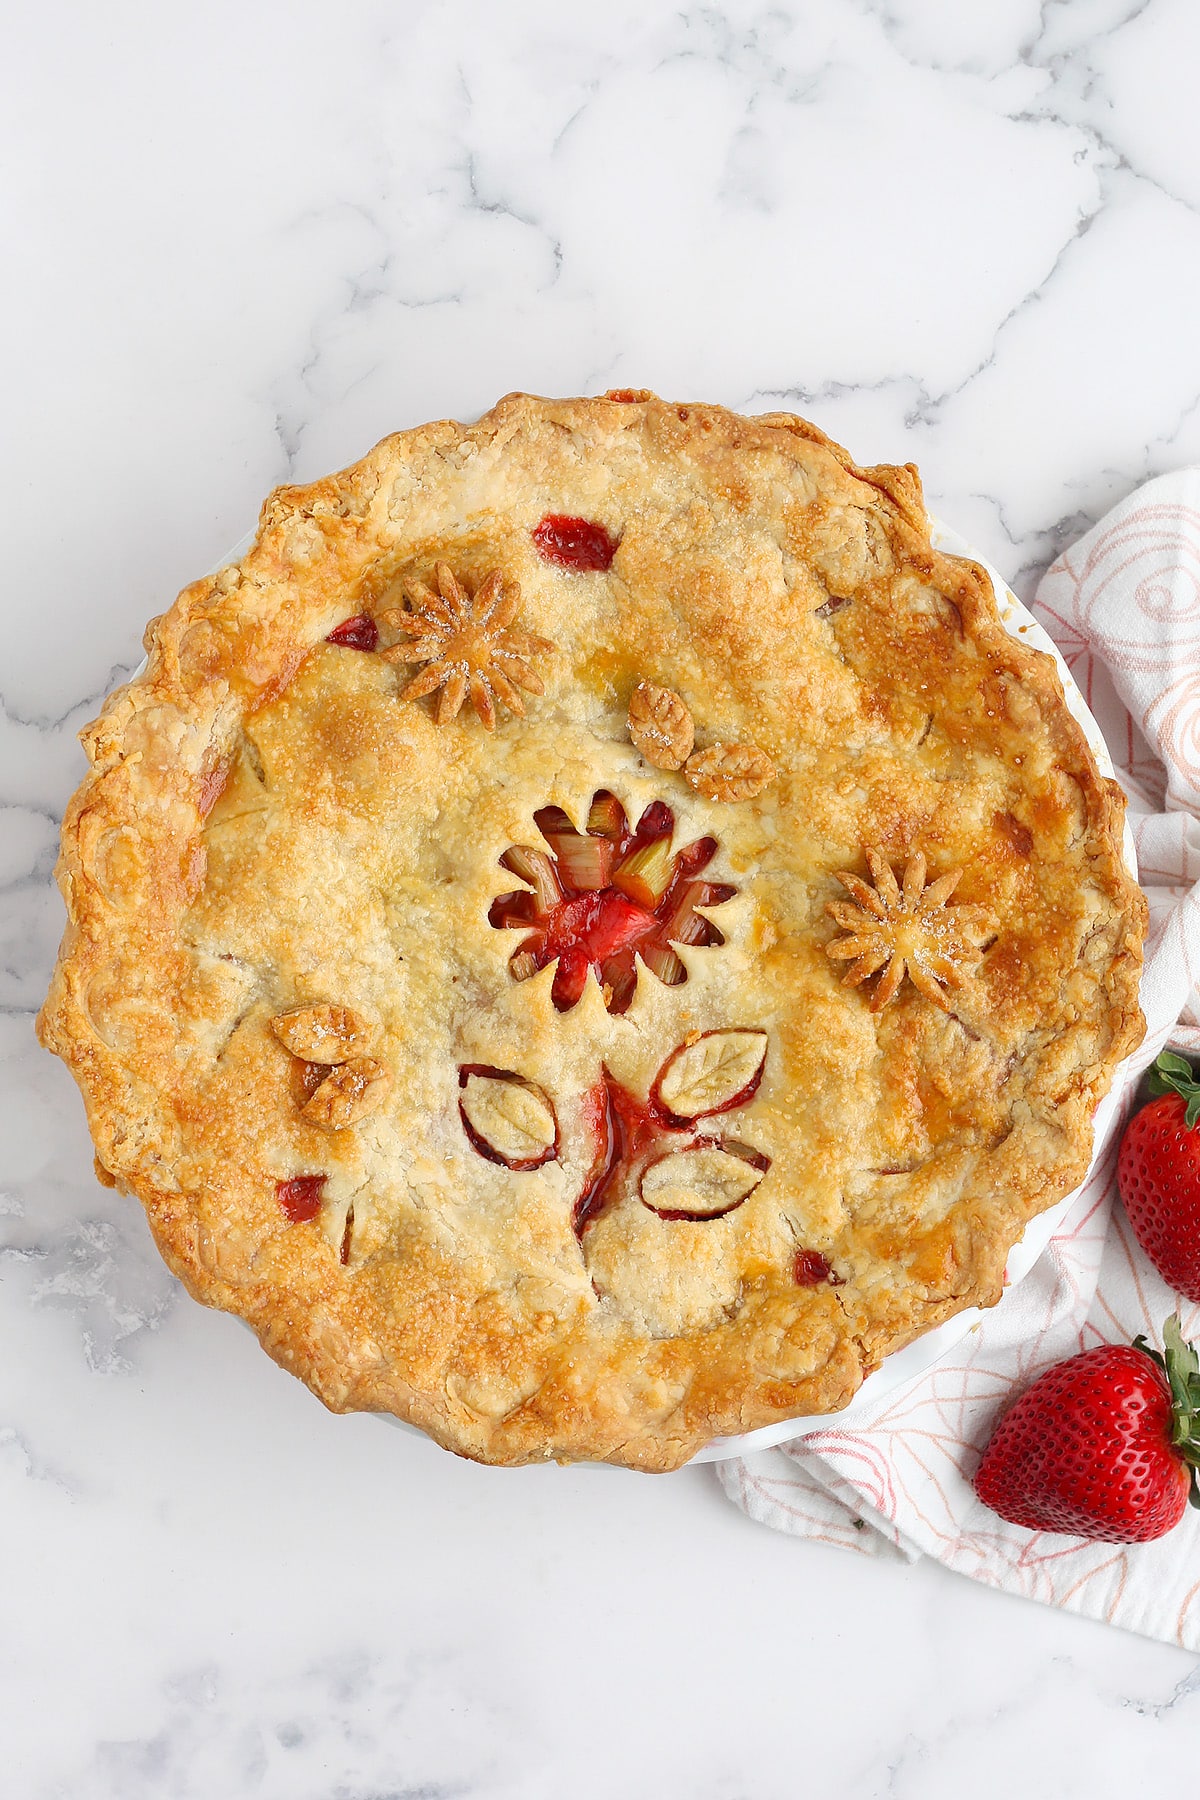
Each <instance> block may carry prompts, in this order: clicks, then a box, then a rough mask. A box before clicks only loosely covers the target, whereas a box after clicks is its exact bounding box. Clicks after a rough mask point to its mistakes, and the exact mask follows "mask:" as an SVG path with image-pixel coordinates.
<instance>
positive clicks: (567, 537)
mask: <svg viewBox="0 0 1200 1800" xmlns="http://www.w3.org/2000/svg"><path fill="white" fill-rule="evenodd" d="M532 535H533V541H534V544H535V545H536V547H537V552H538V555H539V556H540V557H541V558H542V559H543V561H544V562H552V563H557V564H558V566H559V568H560V569H584V570H589V569H590V570H603V569H607V568H609V567H610V566H611V563H612V559H613V557H614V556H615V555H616V554H617V539H616V538H614V537H611V536H610V535H609V533H608V532H607V531H606V530H605V529H604V527H603V525H597V524H596V523H595V521H594V520H592V519H576V518H572V517H569V516H568V515H567V514H565V513H547V514H546V516H545V518H544V519H541V520H540V521H539V522H538V524H537V525H535V526H534V528H533V534H532Z"/></svg>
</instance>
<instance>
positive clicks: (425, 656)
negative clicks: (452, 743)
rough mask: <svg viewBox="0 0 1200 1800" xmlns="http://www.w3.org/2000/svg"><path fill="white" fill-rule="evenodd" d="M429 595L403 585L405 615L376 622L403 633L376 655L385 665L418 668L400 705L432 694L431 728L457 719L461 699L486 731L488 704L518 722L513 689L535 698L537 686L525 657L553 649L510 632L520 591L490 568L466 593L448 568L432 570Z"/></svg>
mask: <svg viewBox="0 0 1200 1800" xmlns="http://www.w3.org/2000/svg"><path fill="white" fill-rule="evenodd" d="M434 581H435V583H436V591H435V590H434V589H433V588H430V587H428V586H426V584H425V583H424V582H422V581H412V580H410V581H405V583H404V592H405V594H406V595H407V597H408V600H409V603H410V605H411V607H412V610H411V612H406V611H404V610H402V609H396V610H394V611H391V612H385V613H383V614H382V615H381V617H382V619H383V622H384V624H386V625H390V626H391V627H392V628H393V629H394V630H397V631H401V632H403V633H404V638H403V639H401V641H400V642H399V643H396V644H393V645H392V646H391V647H390V649H387V650H383V651H381V652H380V654H381V655H382V656H383V658H384V660H385V662H398V663H424V664H425V665H426V666H425V667H424V668H423V669H422V670H421V671H420V673H419V674H416V675H414V676H413V678H412V680H411V681H410V682H408V684H407V685H406V686H405V687H403V688H402V689H401V690H400V698H401V699H402V700H419V699H420V698H421V696H422V695H423V694H432V693H434V692H435V691H436V690H438V689H439V688H440V689H441V692H440V693H439V694H438V702H437V712H436V714H435V717H436V719H437V723H438V724H439V725H445V724H448V723H449V721H450V720H451V719H454V718H457V717H458V714H459V712H460V711H461V709H462V703H463V701H464V700H465V699H466V698H467V695H468V694H469V695H470V697H471V704H472V706H473V707H474V708H475V711H476V712H477V713H478V714H479V717H480V719H481V720H482V722H483V724H484V725H485V726H486V727H487V729H488V730H489V731H494V730H495V728H496V702H497V700H498V701H499V702H500V704H501V705H502V706H505V707H507V709H508V711H509V712H511V713H515V714H516V715H517V716H518V718H524V716H525V702H524V700H522V698H521V694H520V692H519V690H520V689H521V688H524V690H525V692H526V693H528V694H542V693H544V692H545V691H546V690H545V684H544V683H543V681H542V678H541V676H540V675H539V674H538V673H537V671H536V669H534V668H533V667H532V665H531V663H530V660H529V659H530V657H533V656H537V655H539V654H541V653H543V652H545V651H549V650H553V648H554V645H553V644H552V643H551V642H550V641H549V639H548V638H543V637H535V636H534V634H533V632H531V631H519V630H515V629H514V628H513V620H514V619H515V618H516V616H517V612H518V610H519V608H520V605H521V589H520V586H519V585H518V583H517V582H515V581H507V582H506V581H505V579H504V577H503V575H502V574H501V573H500V570H499V569H492V570H491V571H490V572H489V573H488V574H487V575H485V576H484V577H483V580H482V581H481V582H480V583H479V586H478V587H477V588H476V590H475V592H474V594H470V593H468V591H467V589H466V588H465V587H464V586H463V584H462V582H461V581H459V580H458V579H457V577H456V576H455V574H454V572H453V570H452V569H451V568H450V566H449V564H448V563H444V562H440V563H438V564H437V566H436V568H435V569H434Z"/></svg>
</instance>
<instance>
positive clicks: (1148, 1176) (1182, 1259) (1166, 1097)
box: [1117, 1050, 1200, 1304]
mask: <svg viewBox="0 0 1200 1800" xmlns="http://www.w3.org/2000/svg"><path fill="white" fill-rule="evenodd" d="M1150 1091H1151V1093H1152V1094H1154V1095H1155V1096H1156V1098H1154V1099H1152V1100H1150V1101H1149V1102H1148V1104H1147V1105H1145V1106H1143V1107H1142V1109H1141V1111H1140V1112H1137V1113H1135V1114H1134V1115H1133V1118H1132V1119H1131V1120H1130V1121H1129V1124H1128V1125H1127V1126H1126V1128H1125V1136H1124V1137H1123V1138H1122V1140H1121V1153H1120V1156H1119V1157H1118V1159H1117V1186H1118V1188H1119V1189H1120V1192H1121V1199H1122V1200H1123V1201H1124V1203H1125V1212H1126V1215H1127V1217H1128V1219H1129V1223H1130V1224H1131V1225H1132V1226H1133V1230H1134V1235H1135V1237H1136V1238H1137V1240H1138V1243H1139V1244H1140V1245H1141V1246H1142V1249H1143V1250H1144V1251H1145V1252H1146V1255H1147V1256H1148V1257H1149V1258H1150V1261H1151V1262H1152V1263H1153V1264H1154V1266H1155V1268H1156V1269H1157V1270H1158V1272H1159V1274H1160V1275H1161V1276H1162V1278H1163V1280H1164V1281H1168V1282H1170V1284H1171V1286H1172V1287H1173V1288H1174V1289H1175V1290H1176V1292H1177V1293H1180V1294H1182V1295H1183V1297H1184V1299H1185V1300H1191V1301H1192V1302H1193V1303H1194V1304H1200V1131H1197V1130H1196V1121H1197V1119H1198V1118H1200V1082H1197V1080H1196V1077H1195V1076H1194V1075H1193V1073H1192V1066H1191V1064H1190V1063H1189V1062H1187V1061H1186V1060H1185V1059H1184V1058H1183V1057H1182V1056H1178V1055H1176V1053H1175V1051H1174V1050H1164V1051H1163V1053H1162V1055H1161V1056H1160V1057H1159V1059H1158V1061H1157V1062H1156V1063H1155V1065H1154V1067H1153V1069H1152V1070H1151V1072H1150Z"/></svg>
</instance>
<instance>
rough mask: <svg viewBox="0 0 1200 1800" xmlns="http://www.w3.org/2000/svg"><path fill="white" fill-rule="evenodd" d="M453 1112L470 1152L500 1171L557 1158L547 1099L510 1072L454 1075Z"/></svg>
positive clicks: (472, 1071)
mask: <svg viewBox="0 0 1200 1800" xmlns="http://www.w3.org/2000/svg"><path fill="white" fill-rule="evenodd" d="M458 1079H459V1085H460V1087H461V1088H462V1093H461V1095H460V1097H459V1102H458V1110H459V1113H460V1115H461V1118H462V1122H463V1128H464V1130H465V1131H466V1134H467V1138H468V1140H469V1142H470V1144H471V1147H472V1148H473V1149H474V1150H477V1151H478V1152H479V1154H480V1156H486V1157H487V1158H488V1160H489V1161H490V1162H498V1163H502V1164H503V1165H504V1167H505V1168H506V1169H516V1170H518V1171H523V1170H527V1169H540V1168H541V1166H542V1164H543V1163H548V1162H551V1161H552V1160H553V1158H554V1157H555V1156H556V1155H557V1153H558V1120H557V1118H556V1116H555V1112H554V1107H553V1105H552V1103H551V1101H550V1098H549V1096H548V1095H547V1094H546V1093H545V1092H544V1090H543V1089H542V1088H540V1087H538V1086H537V1084H536V1082H532V1081H526V1080H525V1078H524V1077H523V1076H521V1075H518V1074H517V1073H516V1072H515V1071H514V1070H512V1069H483V1068H480V1067H475V1066H472V1065H469V1064H468V1065H466V1066H465V1067H463V1068H462V1069H460V1070H459V1077H458Z"/></svg>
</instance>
